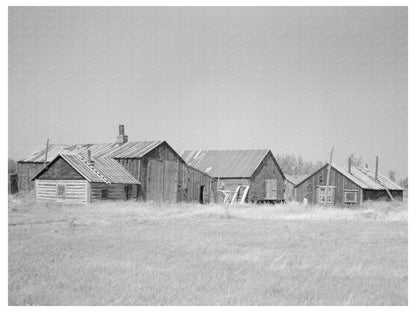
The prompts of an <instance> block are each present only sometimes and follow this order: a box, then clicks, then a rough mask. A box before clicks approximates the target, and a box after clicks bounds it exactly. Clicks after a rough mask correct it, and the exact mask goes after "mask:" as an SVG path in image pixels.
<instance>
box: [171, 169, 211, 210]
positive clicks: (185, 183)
mask: <svg viewBox="0 0 416 312" xmlns="http://www.w3.org/2000/svg"><path fill="white" fill-rule="evenodd" d="M201 186H202V187H203V190H202V199H203V200H202V201H203V203H204V204H206V203H214V202H216V200H217V194H216V193H217V183H216V181H215V180H214V179H213V178H212V177H210V176H209V175H207V174H205V173H202V172H200V171H199V170H197V169H195V168H193V167H191V166H189V165H186V164H180V165H179V177H178V201H184V202H200V196H201Z"/></svg>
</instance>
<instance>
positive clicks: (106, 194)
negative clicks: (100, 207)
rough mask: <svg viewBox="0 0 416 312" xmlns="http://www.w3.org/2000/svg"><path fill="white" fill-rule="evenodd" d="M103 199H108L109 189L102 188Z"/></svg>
mask: <svg viewBox="0 0 416 312" xmlns="http://www.w3.org/2000/svg"><path fill="white" fill-rule="evenodd" d="M101 199H108V189H102V190H101Z"/></svg>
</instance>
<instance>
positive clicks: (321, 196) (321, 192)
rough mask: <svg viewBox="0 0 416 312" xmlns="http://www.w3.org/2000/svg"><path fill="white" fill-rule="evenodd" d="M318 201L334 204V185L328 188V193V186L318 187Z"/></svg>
mask: <svg viewBox="0 0 416 312" xmlns="http://www.w3.org/2000/svg"><path fill="white" fill-rule="evenodd" d="M317 193H318V194H317V195H318V203H320V204H325V203H326V204H332V203H333V202H334V187H331V186H330V187H329V188H328V193H327V192H326V186H320V187H318V189H317Z"/></svg>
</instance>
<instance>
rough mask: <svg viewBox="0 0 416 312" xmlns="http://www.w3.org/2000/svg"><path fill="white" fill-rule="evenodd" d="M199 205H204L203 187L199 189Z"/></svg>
mask: <svg viewBox="0 0 416 312" xmlns="http://www.w3.org/2000/svg"><path fill="white" fill-rule="evenodd" d="M199 203H200V204H203V203H204V186H203V185H201V186H200V187H199Z"/></svg>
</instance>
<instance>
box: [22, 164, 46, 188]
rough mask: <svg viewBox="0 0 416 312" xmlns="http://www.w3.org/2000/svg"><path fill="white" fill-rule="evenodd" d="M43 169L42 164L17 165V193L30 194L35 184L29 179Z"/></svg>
mask: <svg viewBox="0 0 416 312" xmlns="http://www.w3.org/2000/svg"><path fill="white" fill-rule="evenodd" d="M43 167H44V164H43V163H33V162H28V163H26V162H18V163H17V183H18V190H19V192H30V191H32V190H33V189H34V188H35V182H34V181H31V180H30V179H32V178H33V177H34V176H35V175H36V174H37V173H38V172H39V171H40V170H42V168H43Z"/></svg>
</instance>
